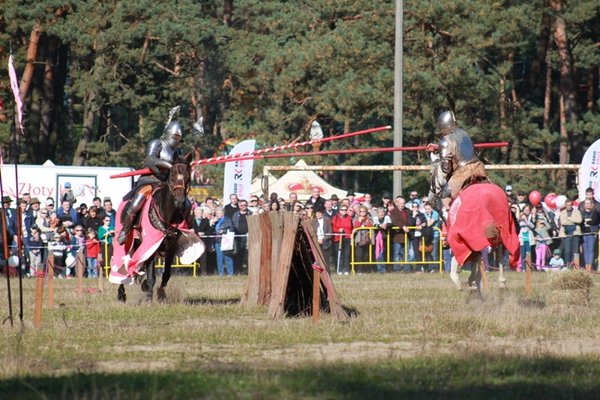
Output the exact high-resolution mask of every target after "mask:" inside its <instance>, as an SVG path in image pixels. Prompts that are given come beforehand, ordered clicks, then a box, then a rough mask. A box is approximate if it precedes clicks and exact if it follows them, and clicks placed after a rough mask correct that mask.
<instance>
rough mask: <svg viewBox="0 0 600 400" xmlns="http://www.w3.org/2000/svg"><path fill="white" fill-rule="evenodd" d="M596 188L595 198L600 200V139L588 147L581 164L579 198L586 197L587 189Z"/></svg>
mask: <svg viewBox="0 0 600 400" xmlns="http://www.w3.org/2000/svg"><path fill="white" fill-rule="evenodd" d="M590 187H591V188H592V189H594V198H595V199H596V200H598V201H600V139H598V140H596V141H595V142H594V143H592V145H591V146H590V147H589V148H588V149H587V151H586V152H585V154H584V155H583V159H582V160H581V165H580V166H579V199H580V200H583V199H585V190H586V189H587V188H590Z"/></svg>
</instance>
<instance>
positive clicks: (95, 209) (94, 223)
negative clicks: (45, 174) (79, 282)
mask: <svg viewBox="0 0 600 400" xmlns="http://www.w3.org/2000/svg"><path fill="white" fill-rule="evenodd" d="M16 203H17V206H18V207H19V208H20V209H21V217H20V218H19V217H18V215H17V214H18V213H17V209H16V208H13V207H12V205H13V199H12V198H11V197H10V196H4V197H3V198H2V206H3V208H4V211H5V214H6V219H5V220H4V221H3V220H2V218H0V228H2V231H4V225H5V226H6V233H7V235H6V237H4V235H3V234H0V254H1V263H0V264H1V266H2V268H4V267H5V264H6V259H7V258H6V257H5V254H4V253H5V245H4V244H5V242H6V247H7V248H8V251H9V256H10V255H16V254H17V247H18V241H19V237H18V233H19V232H20V233H21V240H22V248H23V254H22V257H21V260H22V266H23V270H24V272H25V274H26V276H32V275H34V274H35V273H36V272H37V271H41V270H43V267H44V265H45V263H46V259H47V257H48V255H49V254H50V253H52V255H53V256H54V274H55V276H56V277H58V278H71V277H73V275H74V268H73V267H74V264H75V259H76V255H77V253H78V251H79V250H80V249H84V251H85V253H84V254H85V257H86V275H87V276H88V277H95V276H98V266H100V265H102V263H103V261H104V260H107V259H109V258H110V256H111V254H112V238H113V236H114V232H115V217H116V211H115V210H114V209H113V207H112V201H111V199H110V198H109V197H105V198H104V199H101V198H99V197H95V198H94V199H93V205H91V206H90V207H88V206H87V205H86V204H79V205H77V206H75V203H76V199H75V196H74V195H73V192H72V190H71V185H70V183H69V182H66V183H65V191H64V193H63V194H62V195H61V197H60V206H59V207H56V205H55V202H54V199H53V198H52V197H48V198H46V199H43V200H40V199H39V198H37V197H31V196H30V194H29V193H24V194H23V196H22V197H21V198H19V199H17V200H16ZM19 222H20V224H21V227H20V228H21V229H18V224H19Z"/></svg>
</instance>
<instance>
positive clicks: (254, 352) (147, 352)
mask: <svg viewBox="0 0 600 400" xmlns="http://www.w3.org/2000/svg"><path fill="white" fill-rule="evenodd" d="M111 351H121V352H123V354H124V358H126V359H128V360H119V361H103V362H98V363H96V365H95V367H96V368H97V369H98V370H101V371H109V372H114V371H140V370H146V371H148V370H149V371H154V370H164V369H173V368H176V367H181V366H184V365H198V364H201V365H207V366H215V365H221V366H226V365H236V366H238V367H239V366H240V364H241V365H247V366H251V367H252V368H259V369H260V368H263V367H264V368H273V367H274V366H289V367H291V366H297V365H299V364H305V363H308V364H311V363H315V364H320V363H337V362H342V363H355V362H375V361H389V360H398V359H403V358H414V357H431V356H442V355H443V356H451V355H456V356H460V355H464V354H470V353H484V354H489V355H503V356H515V355H517V356H527V357H541V356H557V357H577V356H589V355H597V354H600V342H599V341H597V340H595V339H592V338H570V339H569V340H564V341H547V340H545V339H544V338H539V339H526V340H519V341H514V340H509V339H504V338H489V340H487V341H485V342H484V341H467V340H459V341H456V342H449V343H445V344H437V345H434V344H432V343H421V342H416V341H415V342H410V341H400V342H390V343H383V342H348V343H327V344H303V345H294V346H289V347H271V348H263V347H261V346H249V345H206V344H202V345H198V346H190V345H189V344H173V343H165V344H156V345H152V346H150V345H135V346H130V347H127V348H126V349H125V348H121V349H119V350H116V349H115V348H112V349H111ZM141 354H144V356H143V359H138V357H139V356H140V355H141ZM159 354H160V357H161V358H160V359H154V360H153V361H148V360H149V359H152V358H154V357H155V356H159Z"/></svg>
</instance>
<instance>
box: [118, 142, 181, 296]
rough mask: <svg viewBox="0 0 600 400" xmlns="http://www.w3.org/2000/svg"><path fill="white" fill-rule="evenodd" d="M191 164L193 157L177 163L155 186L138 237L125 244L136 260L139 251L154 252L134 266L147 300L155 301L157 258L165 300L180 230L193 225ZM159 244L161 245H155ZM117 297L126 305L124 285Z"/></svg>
mask: <svg viewBox="0 0 600 400" xmlns="http://www.w3.org/2000/svg"><path fill="white" fill-rule="evenodd" d="M190 161H191V154H188V155H186V156H185V157H183V159H181V160H178V161H176V162H175V163H174V164H173V167H172V168H171V170H170V174H169V178H168V179H167V182H159V183H157V184H156V185H155V187H154V189H153V191H152V196H151V199H149V200H150V201H148V200H147V201H146V203H147V204H145V205H144V207H143V209H142V211H141V214H142V215H140V218H139V220H140V221H139V222H138V223H137V224H136V230H137V235H136V236H137V238H135V239H133V242H131V240H128V241H127V242H126V243H125V245H124V247H125V248H126V249H127V250H126V254H127V255H131V256H132V257H135V254H136V250H142V249H144V248H149V249H150V250H148V251H149V252H150V251H151V252H152V253H151V254H149V256H145V257H144V258H143V259H144V261H143V262H140V264H139V265H136V266H135V270H136V280H138V281H140V282H141V286H142V290H143V291H145V292H146V293H147V300H148V301H151V300H152V298H153V292H154V285H155V283H156V261H157V259H158V257H162V258H164V271H163V274H162V279H161V284H160V287H159V288H158V290H157V296H158V298H159V299H161V300H162V299H164V298H165V297H166V296H165V288H166V286H167V283H168V282H169V279H170V277H171V265H172V263H173V259H174V257H175V254H176V252H177V241H178V239H179V237H180V236H181V230H180V227H181V226H182V225H184V226H186V227H189V226H191V221H192V215H191V203H190V202H189V200H188V198H187V194H188V191H189V184H190V176H191V167H190ZM126 206H127V204H126V203H125V204H121V207H119V213H121V212H122V211H123V210H124V209H125V207H126ZM117 218H118V215H117ZM148 225H151V226H148ZM149 232H151V233H152V234H150V233H149ZM153 235H154V236H153ZM144 241H147V242H148V243H144ZM159 242H160V245H158V246H155V244H157V243H159ZM142 245H144V247H142ZM111 265H112V263H111ZM117 298H118V299H119V300H120V301H123V302H124V301H126V299H127V296H126V294H125V286H124V285H123V284H122V283H121V284H120V285H119V289H118V295H117Z"/></svg>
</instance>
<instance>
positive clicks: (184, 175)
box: [168, 153, 192, 209]
mask: <svg viewBox="0 0 600 400" xmlns="http://www.w3.org/2000/svg"><path fill="white" fill-rule="evenodd" d="M191 161H192V154H191V153H189V154H187V155H185V156H184V157H183V158H182V159H180V160H178V161H177V162H175V163H174V164H173V167H172V168H171V172H170V174H169V180H168V186H169V190H170V191H171V193H172V194H173V197H174V198H175V207H176V208H178V209H181V208H183V206H184V205H185V201H186V198H187V193H188V190H189V188H190V177H191V166H190V162H191Z"/></svg>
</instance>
